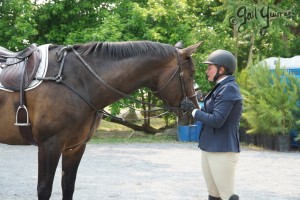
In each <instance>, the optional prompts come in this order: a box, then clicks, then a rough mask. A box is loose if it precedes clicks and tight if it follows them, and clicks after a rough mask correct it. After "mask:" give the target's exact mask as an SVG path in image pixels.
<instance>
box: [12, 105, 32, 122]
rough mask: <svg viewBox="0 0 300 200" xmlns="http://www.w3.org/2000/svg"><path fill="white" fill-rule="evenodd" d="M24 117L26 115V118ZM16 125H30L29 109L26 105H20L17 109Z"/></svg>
mask: <svg viewBox="0 0 300 200" xmlns="http://www.w3.org/2000/svg"><path fill="white" fill-rule="evenodd" d="M19 114H20V116H19ZM24 117H25V119H24ZM20 118H21V119H20ZM24 121H25V122H24ZM15 126H30V123H29V116H28V110H27V108H26V106H25V105H20V106H19V107H18V109H17V112H16V123H15Z"/></svg>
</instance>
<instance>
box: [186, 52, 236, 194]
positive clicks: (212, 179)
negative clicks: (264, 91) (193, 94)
mask: <svg viewBox="0 0 300 200" xmlns="http://www.w3.org/2000/svg"><path fill="white" fill-rule="evenodd" d="M204 63H205V64H208V67H207V70H206V74H207V77H208V81H211V82H215V83H216V86H215V87H214V88H213V90H211V91H210V92H209V93H208V94H207V95H206V97H205V99H204V107H203V108H200V109H195V106H194V104H193V103H192V102H191V101H190V100H186V101H183V102H182V104H181V108H182V109H183V110H185V111H189V112H191V113H192V116H193V117H194V119H195V120H196V121H201V122H202V123H203V129H202V131H201V135H200V140H199V148H200V149H201V150H202V160H201V161H202V171H203V176H204V179H205V182H206V186H207V190H208V193H209V197H208V199H209V200H238V199H239V197H238V196H237V195H236V194H234V191H235V169H236V164H237V161H238V160H239V153H240V144H239V122H240V118H241V114H242V97H241V94H240V90H239V87H238V85H237V83H236V81H235V77H234V76H233V74H234V72H235V70H236V59H235V57H234V56H233V55H232V53H230V52H228V51H225V50H217V51H214V52H212V53H211V54H210V55H209V56H208V59H207V61H206V62H204Z"/></svg>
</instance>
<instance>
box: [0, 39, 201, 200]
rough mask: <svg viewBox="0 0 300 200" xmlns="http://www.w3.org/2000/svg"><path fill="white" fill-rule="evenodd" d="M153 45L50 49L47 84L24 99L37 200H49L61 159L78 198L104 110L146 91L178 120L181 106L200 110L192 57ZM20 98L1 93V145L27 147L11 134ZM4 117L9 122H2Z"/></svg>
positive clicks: (66, 182)
mask: <svg viewBox="0 0 300 200" xmlns="http://www.w3.org/2000/svg"><path fill="white" fill-rule="evenodd" d="M199 45H200V43H199V44H195V45H192V46H189V47H187V48H184V49H177V48H176V47H174V46H171V45H167V44H161V43H157V42H150V41H135V42H116V43H109V42H104V43H102V42H101V43H100V42H98V43H87V44H81V45H74V46H73V47H71V46H67V47H66V46H60V45H52V46H50V47H49V56H48V71H47V74H46V79H47V77H48V79H47V80H48V81H47V80H44V81H43V83H42V84H40V85H39V86H38V87H37V88H35V89H33V90H29V91H26V92H25V98H26V102H27V103H26V105H27V108H28V113H29V119H30V124H31V128H32V135H33V138H34V139H35V141H36V142H37V146H38V186H37V192H38V199H39V200H46V199H47V200H48V199H49V198H50V196H51V192H52V184H53V179H54V175H55V171H56V168H57V165H58V161H59V159H60V157H61V156H62V180H61V187H62V192H63V199H64V200H70V199H72V198H73V193H74V187H75V179H76V173H77V169H78V166H79V163H80V160H81V158H82V155H83V153H84V151H85V147H86V142H87V141H88V139H89V138H90V137H91V134H93V133H94V132H95V130H96V127H97V126H98V125H99V123H100V120H101V117H102V115H103V112H102V111H103V110H102V109H103V108H104V107H106V106H108V105H110V104H111V103H113V102H115V101H117V100H119V99H121V98H123V97H124V96H126V95H128V94H130V93H132V92H134V91H135V90H137V89H139V88H141V87H148V88H150V89H151V90H152V91H154V93H155V95H156V96H157V97H158V98H160V99H162V100H163V101H164V102H165V103H166V105H167V107H169V108H170V109H172V110H173V111H174V112H175V113H176V114H177V115H178V117H179V118H181V117H183V116H184V114H183V113H182V111H181V110H180V102H181V101H182V99H183V98H188V97H190V98H191V99H192V101H193V102H194V103H195V104H196V105H197V100H196V98H195V95H194V94H195V91H194V88H193V74H194V73H195V69H194V65H193V62H192V59H191V54H192V53H193V52H194V51H195V50H196V49H197V48H198V46H199ZM18 102H19V93H18V92H12V93H11V92H7V91H3V90H0V113H1V120H0V130H1V131H0V142H1V143H5V144H28V143H27V141H26V140H25V139H24V138H23V137H22V136H21V135H20V132H19V129H18V127H16V126H14V123H15V114H16V109H15V107H16V104H17V103H18ZM4 116H5V117H4Z"/></svg>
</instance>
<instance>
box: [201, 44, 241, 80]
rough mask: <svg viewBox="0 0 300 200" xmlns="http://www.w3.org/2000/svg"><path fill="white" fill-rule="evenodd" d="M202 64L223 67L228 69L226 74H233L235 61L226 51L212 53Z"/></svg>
mask: <svg viewBox="0 0 300 200" xmlns="http://www.w3.org/2000/svg"><path fill="white" fill-rule="evenodd" d="M203 63H204V64H212V65H218V66H219V67H221V66H223V67H225V68H227V69H228V72H229V73H231V74H233V73H234V71H235V69H236V65H237V64H236V59H235V57H234V55H232V53H230V52H229V51H226V50H220V49H219V50H216V51H213V52H212V53H211V54H210V55H209V56H208V58H207V60H206V61H205V62H203Z"/></svg>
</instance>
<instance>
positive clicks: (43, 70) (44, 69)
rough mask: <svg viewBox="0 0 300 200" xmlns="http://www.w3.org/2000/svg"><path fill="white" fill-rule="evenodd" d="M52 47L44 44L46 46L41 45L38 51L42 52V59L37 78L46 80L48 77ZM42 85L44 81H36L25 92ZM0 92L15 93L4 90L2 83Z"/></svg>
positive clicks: (0, 69)
mask: <svg viewBox="0 0 300 200" xmlns="http://www.w3.org/2000/svg"><path fill="white" fill-rule="evenodd" d="M50 45H51V44H44V45H41V46H39V47H38V49H39V50H40V52H41V56H42V59H41V63H40V66H39V68H38V70H37V72H36V75H35V77H42V78H44V77H45V76H46V73H47V69H48V52H49V46H50ZM1 71H2V68H0V73H1ZM41 83H42V80H35V79H34V80H33V81H32V82H31V83H30V85H29V86H28V87H27V88H26V89H25V91H28V90H32V89H34V88H36V87H37V86H39V85H40V84H41ZM0 90H4V91H7V92H13V91H12V90H9V89H6V88H4V87H3V85H2V84H1V83H0Z"/></svg>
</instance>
